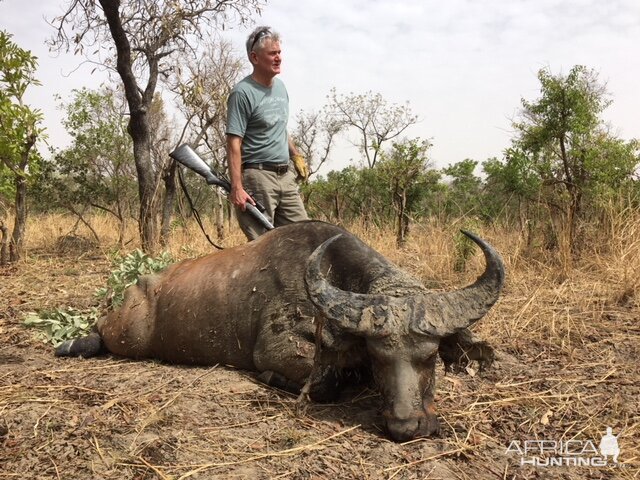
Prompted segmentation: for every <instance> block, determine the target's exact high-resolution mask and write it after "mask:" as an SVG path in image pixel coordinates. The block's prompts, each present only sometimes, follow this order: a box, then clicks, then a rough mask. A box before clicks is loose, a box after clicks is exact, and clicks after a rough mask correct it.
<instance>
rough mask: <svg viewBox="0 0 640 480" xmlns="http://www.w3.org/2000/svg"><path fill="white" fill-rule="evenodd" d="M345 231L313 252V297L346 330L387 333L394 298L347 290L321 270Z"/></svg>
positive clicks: (309, 274)
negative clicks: (332, 246)
mask: <svg viewBox="0 0 640 480" xmlns="http://www.w3.org/2000/svg"><path fill="white" fill-rule="evenodd" d="M341 236H342V234H338V235H336V236H334V237H331V238H329V239H328V240H326V241H325V242H324V243H322V244H321V245H320V246H319V247H318V248H316V249H315V251H314V252H313V253H312V254H311V255H310V256H309V259H308V260H307V271H306V274H305V284H306V287H307V293H308V294H309V298H310V299H311V301H312V302H313V303H314V305H315V306H316V307H318V310H320V312H321V313H322V314H323V315H324V316H325V317H326V318H327V319H328V320H329V321H332V322H333V323H335V324H337V325H338V326H339V327H340V328H342V329H343V330H345V331H348V332H351V333H354V334H358V333H359V334H362V333H367V334H375V333H377V334H378V335H384V334H385V328H384V327H385V325H386V324H387V321H388V319H389V316H390V311H391V309H390V308H389V303H390V300H391V299H390V298H389V297H388V296H386V295H369V294H363V293H354V292H346V291H344V290H341V289H339V288H337V287H334V286H333V285H331V284H330V283H329V282H328V281H327V279H326V277H325V276H324V275H323V274H322V272H321V270H320V265H321V264H322V257H323V256H324V253H325V251H326V250H327V248H328V247H329V245H331V244H332V243H333V242H334V241H336V240H337V239H338V238H339V237H341Z"/></svg>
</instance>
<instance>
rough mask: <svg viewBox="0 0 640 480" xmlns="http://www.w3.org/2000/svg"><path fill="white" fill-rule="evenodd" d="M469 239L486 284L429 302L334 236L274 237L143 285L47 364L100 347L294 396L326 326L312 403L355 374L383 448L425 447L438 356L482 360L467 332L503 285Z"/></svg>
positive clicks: (423, 292)
mask: <svg viewBox="0 0 640 480" xmlns="http://www.w3.org/2000/svg"><path fill="white" fill-rule="evenodd" d="M466 235H467V236H469V237H470V238H471V239H472V240H473V241H474V242H476V243H477V244H478V245H479V246H480V247H481V249H482V250H483V252H484V256H485V261H486V268H485V272H484V273H483V274H482V276H480V277H479V278H478V279H477V280H476V282H475V283H474V284H473V285H470V286H468V287H466V288H463V289H461V290H455V291H452V292H443V293H436V292H430V291H428V290H427V289H426V288H425V287H424V286H423V285H422V284H421V283H420V282H419V281H418V280H417V279H415V278H413V277H412V276H410V275H408V274H407V273H405V272H404V271H402V270H401V269H399V268H398V267H397V266H395V265H394V264H392V263H391V262H390V261H388V260H387V259H386V258H384V257H383V256H382V255H380V254H379V253H377V252H376V251H374V250H372V249H371V248H370V247H368V246H367V245H365V244H364V243H362V242H361V241H360V240H359V239H358V238H356V237H355V236H353V235H352V234H350V233H348V232H346V231H345V230H343V229H341V228H339V227H336V226H334V225H330V224H327V223H323V222H316V221H310V222H302V223H296V224H291V225H287V226H284V227H280V228H277V229H275V230H273V231H270V232H268V233H266V234H265V235H263V236H262V237H260V238H258V239H257V240H254V241H253V242H250V243H247V244H245V245H242V246H239V247H235V248H230V249H227V250H224V251H222V252H219V253H215V254H211V255H207V256H205V257H202V258H198V259H194V260H185V261H183V262H180V263H177V264H174V265H172V266H171V267H169V268H168V269H166V270H165V271H164V272H162V273H160V274H156V275H150V276H145V277H143V278H141V279H140V281H139V283H138V284H137V285H135V286H132V287H130V288H129V289H128V290H127V292H126V295H125V300H124V304H123V305H122V307H120V308H118V309H117V310H115V311H112V312H111V313H109V314H108V315H107V316H106V317H105V318H103V319H102V320H100V321H99V322H98V325H97V332H98V333H96V334H93V335H92V336H89V337H85V338H84V339H77V340H72V341H69V342H66V343H65V344H63V345H62V346H61V347H59V348H58V350H57V351H56V353H57V354H58V355H61V356H64V355H83V356H90V355H94V354H96V353H98V351H99V350H100V349H101V348H103V347H106V349H107V350H108V351H109V352H112V353H114V354H117V355H122V356H125V357H132V358H156V359H161V360H164V361H166V362H171V363H181V364H197V365H213V364H217V363H221V364H228V365H234V366H236V367H238V368H242V369H247V370H254V371H258V372H261V375H260V377H259V378H261V379H262V380H263V381H266V382H267V383H270V384H275V385H278V386H286V387H288V388H290V389H294V388H296V387H297V388H298V389H299V388H300V387H301V386H302V385H303V384H304V383H305V381H306V379H307V378H308V377H309V375H310V373H311V372H312V368H313V366H314V352H315V340H314V338H315V333H316V322H315V321H316V320H317V319H320V318H323V319H324V320H323V325H324V328H323V329H322V334H321V338H322V343H321V348H320V355H319V356H318V359H317V361H318V365H317V368H316V369H315V370H314V381H313V387H312V390H311V395H312V397H313V396H314V394H318V396H322V394H326V393H327V392H328V391H329V390H331V388H332V386H333V385H335V381H336V378H337V374H339V373H340V372H342V371H345V370H347V369H349V370H351V369H358V368H362V367H364V368H367V369H369V370H370V372H371V374H372V376H373V378H374V379H375V382H376V385H377V387H378V389H379V391H380V394H381V397H382V401H383V408H384V409H383V415H384V417H385V419H386V423H387V427H388V430H389V432H390V434H391V436H392V437H393V438H394V439H395V440H397V441H404V440H408V439H412V438H415V437H418V436H426V435H430V434H432V433H434V432H435V431H436V430H437V428H438V421H437V418H436V414H435V408H434V405H433V396H434V377H435V372H434V367H435V364H436V354H437V353H438V350H439V349H440V354H441V356H442V357H443V359H444V360H445V362H452V361H455V360H456V359H457V358H459V357H460V356H462V355H473V354H474V353H473V350H474V349H475V350H476V353H477V351H483V349H484V351H485V352H486V351H490V347H488V346H486V344H484V343H483V342H478V343H475V342H474V341H473V339H472V337H471V335H470V333H469V331H468V330H466V329H467V327H469V326H470V325H471V324H472V323H474V322H475V321H477V320H479V319H480V318H482V317H483V316H484V315H485V314H486V313H487V311H488V310H489V308H490V307H491V306H492V305H493V304H494V303H495V302H496V300H497V299H498V295H499V292H500V290H501V288H502V284H503V281H504V268H503V265H502V261H501V259H500V257H499V255H498V254H497V253H496V252H495V251H494V250H493V248H492V247H491V246H490V245H488V244H487V243H485V242H484V241H482V240H481V239H479V238H477V237H476V236H474V235H472V234H470V233H467V234H466ZM478 349H479V350H478Z"/></svg>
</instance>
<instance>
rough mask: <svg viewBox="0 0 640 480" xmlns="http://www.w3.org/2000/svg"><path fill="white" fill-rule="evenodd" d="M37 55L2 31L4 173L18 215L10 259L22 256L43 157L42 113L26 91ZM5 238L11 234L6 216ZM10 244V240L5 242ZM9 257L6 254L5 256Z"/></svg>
mask: <svg viewBox="0 0 640 480" xmlns="http://www.w3.org/2000/svg"><path fill="white" fill-rule="evenodd" d="M37 65H38V64H37V59H36V57H34V56H33V55H32V54H31V52H30V51H28V50H23V49H22V48H20V47H19V46H18V45H16V44H15V43H14V42H13V41H12V40H11V35H10V34H8V33H6V32H4V31H0V177H5V176H7V177H9V178H11V179H12V182H11V185H10V186H9V185H6V184H5V187H6V190H13V192H12V193H13V195H14V208H15V219H14V226H13V232H12V235H11V241H10V243H9V255H8V257H9V258H8V260H9V261H11V262H14V261H17V260H19V259H20V258H21V257H22V255H23V250H24V236H25V229H26V224H27V179H28V176H29V174H30V173H33V170H35V169H36V168H37V162H38V161H39V160H40V156H39V154H38V151H37V150H36V141H37V140H38V139H39V138H42V136H43V129H42V128H41V127H40V124H41V122H42V113H41V112H40V111H39V110H36V109H33V108H31V107H29V106H28V105H26V104H25V103H24V95H25V92H26V90H27V88H29V87H30V86H32V85H39V82H38V81H37V80H36V78H35V76H34V75H35V71H36V68H37ZM0 224H1V225H0V226H2V227H3V228H2V230H1V231H2V239H1V240H2V242H3V243H5V241H6V239H5V235H6V234H7V230H6V227H5V226H4V220H1V219H0ZM5 244H6V243H5ZM5 257H6V254H5ZM5 261H6V258H5Z"/></svg>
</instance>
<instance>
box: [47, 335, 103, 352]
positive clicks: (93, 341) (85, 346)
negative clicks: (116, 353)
mask: <svg viewBox="0 0 640 480" xmlns="http://www.w3.org/2000/svg"><path fill="white" fill-rule="evenodd" d="M102 351H103V344H102V338H101V337H100V335H99V334H98V333H97V332H93V333H90V334H89V335H87V336H86V337H80V338H74V339H73V340H66V341H65V342H62V343H61V344H60V345H59V346H58V347H57V348H56V350H55V355H56V357H84V358H89V357H95V356H96V355H99V354H100V353H102Z"/></svg>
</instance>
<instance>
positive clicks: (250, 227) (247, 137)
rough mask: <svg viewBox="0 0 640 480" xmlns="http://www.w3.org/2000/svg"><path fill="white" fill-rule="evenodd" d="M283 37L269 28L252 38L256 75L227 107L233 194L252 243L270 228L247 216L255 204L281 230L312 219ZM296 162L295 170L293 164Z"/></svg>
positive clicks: (243, 83)
mask: <svg viewBox="0 0 640 480" xmlns="http://www.w3.org/2000/svg"><path fill="white" fill-rule="evenodd" d="M281 53H282V52H281V50H280V36H279V35H278V33H276V32H274V31H272V30H271V28H269V27H258V28H256V29H255V30H254V31H253V33H251V35H249V38H248V39H247V55H248V57H249V61H250V62H251V64H252V65H253V72H252V73H251V75H249V76H247V77H245V78H244V79H242V80H241V81H240V82H239V83H238V84H237V85H236V86H235V87H234V88H233V90H232V91H231V95H230V96H229V101H228V104H227V107H228V110H227V132H226V133H227V154H228V163H229V176H230V178H231V193H230V195H229V198H230V199H231V202H232V203H233V204H234V206H235V209H236V213H237V217H238V223H239V224H240V228H241V229H242V231H243V232H244V234H245V235H246V236H247V238H248V239H249V240H253V239H255V238H257V237H258V236H260V235H261V234H263V233H264V232H265V228H264V227H263V226H262V225H260V224H259V223H258V222H257V221H256V220H255V219H254V218H253V217H251V216H250V215H247V214H246V213H245V204H246V202H249V203H251V204H254V205H255V202H254V200H253V199H252V198H251V196H253V197H254V198H255V200H257V201H258V202H260V203H261V204H262V205H264V207H265V208H266V212H265V214H266V215H267V216H268V217H270V218H271V219H272V221H273V224H274V226H276V227H279V226H281V225H286V224H288V223H292V222H298V221H300V220H306V219H307V218H308V217H307V213H306V211H305V209H304V205H303V204H302V199H301V198H300V194H299V193H298V186H297V183H296V173H295V170H297V171H298V175H299V176H300V177H302V178H306V177H307V176H308V171H307V170H306V163H305V162H304V159H303V158H302V157H301V156H300V155H299V154H298V151H297V149H296V147H295V145H294V144H293V142H292V141H291V139H290V138H289V134H288V133H287V121H288V119H289V95H288V94H287V90H286V88H285V86H284V83H282V81H281V80H280V79H278V78H276V75H278V74H279V73H280V63H281V60H282V57H281ZM290 158H291V159H292V160H293V163H294V165H295V169H294V167H293V166H292V164H291V162H290V161H289V159H290Z"/></svg>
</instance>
